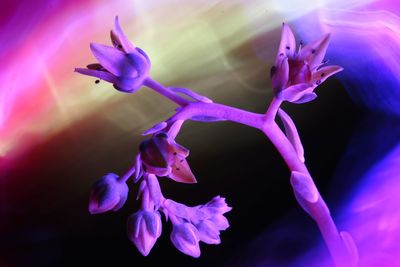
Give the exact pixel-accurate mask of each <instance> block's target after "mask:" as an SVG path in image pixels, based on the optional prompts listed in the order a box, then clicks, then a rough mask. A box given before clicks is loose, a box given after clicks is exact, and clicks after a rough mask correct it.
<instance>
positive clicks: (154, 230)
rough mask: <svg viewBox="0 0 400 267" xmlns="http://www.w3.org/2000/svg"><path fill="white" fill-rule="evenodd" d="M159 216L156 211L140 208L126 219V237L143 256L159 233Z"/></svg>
mask: <svg viewBox="0 0 400 267" xmlns="http://www.w3.org/2000/svg"><path fill="white" fill-rule="evenodd" d="M161 228H162V224H161V216H160V213H159V212H158V211H144V210H140V211H138V212H136V213H134V214H132V215H131V216H130V217H129V219H128V237H129V239H130V240H131V241H132V242H133V243H134V244H135V246H136V247H137V249H138V250H139V251H140V253H142V255H143V256H147V255H148V254H149V253H150V251H151V249H152V248H153V246H154V244H155V243H156V241H157V239H158V237H159V236H160V235H161Z"/></svg>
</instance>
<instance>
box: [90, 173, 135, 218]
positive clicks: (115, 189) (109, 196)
mask: <svg viewBox="0 0 400 267" xmlns="http://www.w3.org/2000/svg"><path fill="white" fill-rule="evenodd" d="M128 190H129V189H128V186H127V184H126V183H125V182H121V181H118V175H116V174H114V173H109V174H107V175H105V176H103V177H102V178H101V179H100V180H98V181H97V182H96V183H95V184H94V185H93V187H92V190H91V192H90V199H89V212H90V213H91V214H97V213H102V212H106V211H109V210H114V211H117V210H119V209H120V208H121V207H122V206H123V205H124V204H125V202H126V199H127V197H128Z"/></svg>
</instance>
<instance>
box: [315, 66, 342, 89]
mask: <svg viewBox="0 0 400 267" xmlns="http://www.w3.org/2000/svg"><path fill="white" fill-rule="evenodd" d="M342 70H343V68H342V67H340V66H336V65H331V66H325V67H322V68H319V69H318V70H317V71H316V72H313V74H312V78H311V80H312V83H313V84H315V86H317V85H319V84H321V83H323V82H324V81H325V80H326V79H328V78H329V77H330V76H332V75H334V74H336V73H338V72H340V71H342Z"/></svg>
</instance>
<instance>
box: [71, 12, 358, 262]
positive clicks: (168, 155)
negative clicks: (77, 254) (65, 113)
mask: <svg viewBox="0 0 400 267" xmlns="http://www.w3.org/2000/svg"><path fill="white" fill-rule="evenodd" d="M111 41H112V45H113V46H106V45H101V44H94V43H92V44H91V45H90V49H91V51H92V53H93V55H94V56H95V58H96V59H97V61H98V63H93V64H89V65H87V68H76V69H75V71H76V72H78V73H81V74H84V75H89V76H93V77H96V78H98V79H101V80H104V81H107V82H110V83H112V84H113V86H114V87H115V88H116V89H117V90H119V91H122V92H125V93H134V92H135V91H137V90H138V89H140V88H141V87H142V86H146V87H148V88H150V89H152V90H154V91H156V92H157V93H159V94H160V95H162V96H164V97H165V98H166V99H168V100H170V101H172V102H174V103H175V104H177V105H178V108H177V109H176V112H175V114H174V115H173V116H171V117H170V118H168V119H166V120H165V121H162V122H160V123H158V124H156V125H154V126H153V127H152V128H150V129H148V130H147V131H145V132H144V133H143V135H146V136H149V138H148V139H146V140H144V141H143V142H142V143H141V144H140V147H139V151H138V154H137V156H136V158H135V162H134V164H133V166H132V167H131V168H130V169H129V170H128V171H127V172H126V173H125V174H124V175H123V176H121V177H120V176H118V175H116V174H113V173H109V174H107V175H105V176H104V177H103V178H101V179H100V180H99V181H97V182H96V183H95V184H94V185H93V187H92V190H91V193H90V200H89V212H90V213H91V214H97V213H103V212H107V211H110V210H113V211H117V210H118V209H120V208H121V207H122V206H123V205H124V203H125V201H126V199H127V196H128V191H129V189H128V186H127V180H128V179H129V178H132V180H133V182H134V183H139V189H138V193H137V199H140V201H141V208H140V209H139V210H138V211H137V212H136V213H134V214H132V215H131V216H130V217H129V219H128V223H127V224H128V226H127V229H128V237H129V239H130V240H131V241H132V242H133V243H134V244H135V246H136V247H137V248H138V250H139V251H140V253H141V254H143V255H144V256H147V255H148V254H149V253H150V251H151V249H152V248H153V246H154V244H155V243H156V241H157V239H158V237H160V235H161V232H162V219H161V213H163V214H164V216H165V219H166V221H170V222H171V223H172V226H173V228H172V233H171V236H170V238H171V241H172V243H173V244H174V246H175V247H176V248H177V249H178V250H179V251H181V252H182V253H184V254H187V255H190V256H192V257H199V256H200V254H201V252H200V246H199V242H200V241H201V242H204V243H206V244H220V243H221V238H220V232H221V231H224V230H226V229H227V228H228V227H229V223H228V220H227V218H226V217H225V216H224V214H225V213H226V212H229V211H230V210H231V207H229V206H228V205H227V203H226V201H225V199H224V198H222V197H220V196H216V197H214V198H213V199H212V200H210V201H209V202H207V203H206V204H203V205H198V206H195V207H189V206H186V205H184V204H182V203H178V202H176V201H174V200H172V199H169V198H166V197H165V196H164V195H163V194H162V192H161V188H160V184H159V181H158V179H159V177H168V178H170V179H172V180H174V181H176V182H180V183H188V184H192V183H197V180H196V178H195V176H194V175H193V173H192V171H191V169H190V167H189V164H188V162H187V160H186V159H187V157H188V156H189V150H188V149H187V148H185V147H183V146H182V145H180V144H178V143H177V142H176V141H175V138H176V136H177V135H178V133H179V131H180V129H181V126H182V124H183V123H184V122H185V121H186V120H194V121H200V122H211V121H224V120H228V121H232V122H236V123H240V124H244V125H247V126H250V127H253V128H255V129H258V130H261V131H262V132H263V133H264V134H265V135H266V137H267V138H269V140H270V141H271V142H272V143H273V144H274V146H275V147H276V149H277V150H278V151H279V153H280V154H281V156H282V157H283V159H284V161H285V162H286V164H287V166H288V168H289V169H290V171H291V177H290V183H291V185H292V188H293V191H294V194H295V197H296V199H297V201H298V203H299V204H300V206H301V207H302V208H303V209H304V210H305V211H306V212H307V213H308V214H309V215H310V216H311V217H312V218H313V219H314V221H315V222H316V223H317V225H318V228H319V230H320V232H321V234H322V237H323V239H324V241H325V243H326V246H327V248H328V250H329V252H330V254H331V256H332V259H333V262H334V263H335V265H336V266H356V265H357V262H358V254H357V247H356V245H355V243H354V241H353V239H352V237H351V235H350V234H349V233H348V232H346V231H339V230H338V229H337V227H336V225H335V223H334V221H333V219H332V217H331V215H330V212H329V209H328V207H327V205H326V203H325V202H324V200H323V199H322V197H321V195H320V194H319V192H318V189H317V187H316V186H315V183H314V181H313V179H312V177H311V175H310V173H309V172H308V169H307V167H306V165H305V164H304V162H305V159H304V150H303V146H302V144H301V141H300V137H299V134H298V132H297V129H296V126H295V124H294V122H293V120H292V119H291V118H290V116H289V115H288V114H287V113H286V112H285V111H283V110H282V109H281V108H280V106H281V104H282V102H284V101H287V102H291V103H296V104H302V103H307V102H309V101H313V100H314V99H315V98H316V97H317V95H316V94H315V92H314V91H315V88H316V87H317V86H318V85H320V84H321V83H322V82H324V81H325V80H326V79H327V78H328V77H330V76H332V75H333V74H335V73H337V72H340V71H342V70H343V69H342V68H341V67H340V66H325V63H326V61H325V60H324V57H325V53H326V50H327V48H328V45H329V41H330V35H329V34H328V35H325V36H323V37H322V38H321V39H319V40H316V41H314V42H311V43H309V44H307V45H304V46H303V44H302V43H300V47H299V48H298V50H297V51H296V41H295V37H294V35H293V32H292V30H291V29H290V28H289V26H288V25H287V24H283V26H282V36H281V42H280V45H279V49H278V53H277V56H276V59H275V63H274V66H273V67H272V68H271V80H272V89H273V93H274V98H273V99H272V102H271V104H270V105H269V107H268V109H267V111H266V112H265V113H264V114H257V113H252V112H249V111H245V110H242V109H238V108H234V107H230V106H226V105H223V104H218V103H214V102H213V101H212V100H211V99H209V98H207V97H205V96H202V95H199V94H197V93H195V92H193V91H191V90H189V89H186V88H178V87H165V86H163V85H161V84H160V83H158V82H157V81H155V80H153V79H152V78H151V77H150V67H151V62H150V59H149V57H148V56H147V55H146V53H145V52H144V51H143V50H141V49H140V48H138V47H136V46H134V45H133V44H132V43H131V42H130V41H129V40H128V39H127V37H126V35H125V34H124V33H123V31H122V29H121V26H120V25H119V21H118V17H116V18H115V28H114V29H113V30H112V31H111ZM276 116H278V117H279V118H280V120H281V121H282V123H283V128H284V129H281V128H280V127H279V126H278V124H277V123H276Z"/></svg>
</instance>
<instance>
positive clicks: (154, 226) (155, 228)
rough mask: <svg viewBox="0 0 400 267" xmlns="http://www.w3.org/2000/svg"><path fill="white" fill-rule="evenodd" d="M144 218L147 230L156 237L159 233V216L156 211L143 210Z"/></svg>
mask: <svg viewBox="0 0 400 267" xmlns="http://www.w3.org/2000/svg"><path fill="white" fill-rule="evenodd" d="M144 219H145V221H146V226H147V230H148V231H149V233H150V234H151V235H152V236H153V237H154V238H158V237H159V236H160V234H161V217H160V213H159V212H158V211H153V212H145V213H144Z"/></svg>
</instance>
